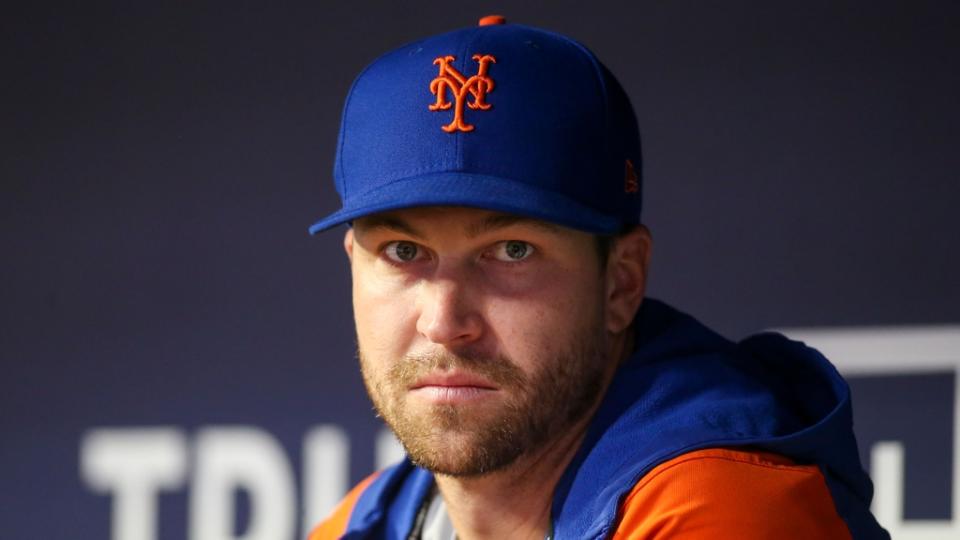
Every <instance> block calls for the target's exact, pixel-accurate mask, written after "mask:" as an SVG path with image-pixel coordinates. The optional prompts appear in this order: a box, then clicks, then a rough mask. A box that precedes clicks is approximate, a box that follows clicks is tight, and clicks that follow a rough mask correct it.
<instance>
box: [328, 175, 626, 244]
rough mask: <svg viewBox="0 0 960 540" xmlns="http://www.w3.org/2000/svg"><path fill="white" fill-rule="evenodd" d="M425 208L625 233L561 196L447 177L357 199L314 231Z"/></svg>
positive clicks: (509, 183) (411, 181) (486, 179)
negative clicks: (458, 209) (475, 210)
mask: <svg viewBox="0 0 960 540" xmlns="http://www.w3.org/2000/svg"><path fill="white" fill-rule="evenodd" d="M420 206H467V207H473V208H482V209H486V210H494V211H498V212H506V213H509V214H516V215H522V216H527V217H531V218H534V219H542V220H544V221H549V222H551V223H556V224H559V225H564V226H567V227H571V228H574V229H579V230H582V231H586V232H591V233H596V234H615V233H617V232H619V231H620V229H621V221H620V220H619V219H618V218H616V217H611V216H609V215H606V214H603V213H600V212H597V211H596V210H594V209H592V208H590V207H588V206H584V205H583V204H580V203H579V202H577V201H575V200H573V199H570V198H568V197H565V196H563V195H559V194H557V193H555V192H551V191H546V190H543V189H540V188H535V187H532V186H530V185H528V184H525V183H523V182H519V181H516V180H508V179H504V178H499V177H495V176H484V175H476V174H467V173H456V172H446V173H433V174H428V175H422V176H416V177H410V178H404V179H402V180H397V181H395V182H392V183H390V184H386V185H383V186H379V187H377V188H376V189H375V190H372V191H370V192H368V193H364V194H358V195H351V196H349V197H347V198H346V202H345V204H344V207H343V208H341V209H340V210H338V211H336V212H334V213H332V214H330V215H329V216H327V217H325V218H323V219H321V220H320V221H318V222H316V223H314V224H313V225H312V226H310V229H309V230H310V234H316V233H318V232H321V231H325V230H327V229H330V228H331V227H334V226H336V225H339V224H341V223H346V222H348V221H353V220H354V219H357V218H360V217H363V216H367V215H370V214H376V213H379V212H386V211H389V210H399V209H403V208H414V207H420Z"/></svg>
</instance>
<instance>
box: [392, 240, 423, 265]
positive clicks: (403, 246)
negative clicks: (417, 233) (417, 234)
mask: <svg viewBox="0 0 960 540" xmlns="http://www.w3.org/2000/svg"><path fill="white" fill-rule="evenodd" d="M383 252H384V253H385V254H386V255H387V258H388V259H390V260H391V261H393V262H398V263H406V262H411V261H414V260H416V259H417V258H418V257H419V255H420V246H418V245H416V244H414V243H413V242H405V241H403V240H400V241H397V242H390V243H389V244H387V247H386V248H384V250H383Z"/></svg>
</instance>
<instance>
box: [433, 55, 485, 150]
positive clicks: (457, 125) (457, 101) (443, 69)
mask: <svg viewBox="0 0 960 540" xmlns="http://www.w3.org/2000/svg"><path fill="white" fill-rule="evenodd" d="M472 58H473V60H475V61H476V62H477V63H478V64H480V65H479V67H478V68H477V74H476V75H472V76H470V78H467V77H464V76H463V74H462V73H460V72H459V71H457V69H456V68H455V67H453V66H451V65H450V62H453V61H454V60H455V58H454V57H453V56H450V55H447V56H438V57H437V58H435V59H434V60H433V64H434V65H436V66H440V68H439V69H440V72H439V73H438V74H437V76H436V78H435V79H433V80H432V81H430V93H431V94H434V95H435V96H437V100H436V101H434V102H433V104H431V105H428V106H427V109H429V110H431V111H445V110H447V109H449V108H450V107H451V105H452V106H453V107H454V109H453V121H451V122H450V123H449V124H447V125H445V126H442V127H441V129H443V130H444V131H446V132H447V133H453V132H454V131H457V130H459V131H473V127H474V126H473V125H472V124H468V123H466V122H465V121H464V119H463V106H464V104H466V105H467V107H470V108H471V109H472V110H478V109H479V110H481V111H486V110H488V109H489V108H490V107H491V105H490V104H489V103H487V102H486V101H485V99H486V97H487V94H488V93H489V92H492V91H493V88H494V82H493V79H491V78H490V77H489V76H488V75H487V70H488V69H489V66H490V64H491V63H494V64H496V63H497V59H496V58H494V57H493V55H489V54H482V55H481V54H475V55H473V57H472ZM447 89H450V93H451V94H453V98H454V102H453V103H450V102H449V101H447V92H446V91H447ZM468 93H469V94H470V95H472V96H473V101H467V94H468Z"/></svg>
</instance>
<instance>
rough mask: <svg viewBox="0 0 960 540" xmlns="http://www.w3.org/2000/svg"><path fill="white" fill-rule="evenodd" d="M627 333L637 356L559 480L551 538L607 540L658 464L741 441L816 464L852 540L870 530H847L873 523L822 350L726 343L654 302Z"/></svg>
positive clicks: (845, 414) (839, 392) (767, 342)
mask: <svg viewBox="0 0 960 540" xmlns="http://www.w3.org/2000/svg"><path fill="white" fill-rule="evenodd" d="M635 330H636V333H637V334H636V351H635V353H634V354H633V355H632V356H631V357H630V358H629V359H627V360H626V361H625V362H624V363H623V365H621V366H620V368H619V370H618V372H617V376H616V377H615V379H614V382H613V383H612V385H611V386H610V388H609V390H608V392H607V394H606V396H605V397H604V400H603V402H602V403H601V405H600V408H599V410H598V412H597V414H596V416H595V418H594V420H593V422H592V423H591V426H590V428H589V430H588V433H587V435H586V438H585V440H584V443H583V445H582V447H581V449H580V451H579V453H578V454H577V456H576V457H575V458H574V461H573V463H571V466H570V467H568V469H567V471H566V472H565V474H564V476H563V477H562V478H561V481H560V484H559V485H558V487H557V492H556V494H555V497H554V504H553V515H554V524H555V530H556V531H557V532H558V535H557V537H556V538H557V540H561V539H562V538H578V539H579V538H604V537H606V536H607V535H608V534H609V533H610V532H611V528H612V527H613V525H614V523H615V519H616V513H617V509H618V508H619V505H620V503H621V501H622V499H623V497H624V496H625V495H626V494H627V493H629V491H630V490H631V489H632V487H633V486H634V485H635V484H636V482H637V481H638V480H639V479H640V478H641V477H642V476H643V475H644V474H646V473H647V472H648V471H650V470H651V469H652V468H654V467H655V466H656V465H658V464H660V463H662V462H664V461H667V460H670V459H672V458H674V457H676V456H679V455H680V454H683V453H686V452H690V451H693V450H698V449H702V448H710V447H742V446H749V447H751V448H756V449H759V450H765V451H770V452H775V453H778V454H782V455H785V456H788V457H790V458H792V459H793V460H795V461H797V462H798V463H802V464H815V465H818V466H819V467H820V468H821V470H822V471H823V473H824V476H825V478H826V479H827V483H828V487H829V488H830V491H831V494H832V495H833V497H834V502H835V504H836V506H837V509H838V511H839V512H840V514H841V517H843V518H844V519H845V521H847V523H848V525H849V526H850V529H851V533H853V537H854V538H861V537H871V538H872V537H874V536H873V535H866V534H864V535H859V534H857V530H858V529H859V528H863V527H867V528H869V527H871V526H874V527H875V526H876V522H875V521H874V520H873V518H872V516H871V515H870V514H869V504H870V499H871V498H872V495H873V486H872V484H871V482H870V479H869V477H868V476H867V475H866V473H865V472H864V471H863V468H862V466H861V464H860V458H859V454H858V452H857V444H856V440H855V438H854V435H853V429H852V422H853V421H852V413H851V406H850V392H849V388H848V387H847V384H846V382H845V381H844V380H843V378H842V377H841V376H840V374H839V373H838V372H837V370H836V369H835V368H834V367H833V365H831V364H830V362H828V361H827V360H826V358H824V357H823V355H821V354H820V353H819V352H817V351H816V350H814V349H812V348H810V347H807V346H806V345H804V344H803V343H799V342H795V341H790V340H788V339H787V338H785V337H783V336H782V335H779V334H774V333H764V334H759V335H756V336H752V337H750V338H748V339H745V340H743V341H741V342H740V343H734V342H731V341H729V340H726V339H724V338H722V337H721V336H719V335H718V334H716V333H715V332H713V331H711V330H709V329H707V328H706V327H705V326H703V325H702V324H700V323H699V322H698V321H696V320H695V319H693V318H692V317H690V316H688V315H686V314H683V313H681V312H679V311H677V310H675V309H673V308H671V307H669V306H667V305H666V304H664V303H662V302H659V301H657V300H653V299H646V300H644V303H643V306H642V307H641V310H640V312H639V313H638V315H637V319H636V323H635ZM598 491H599V493H598ZM863 520H866V521H867V522H868V523H867V524H865V525H860V524H859V522H860V521H863ZM871 524H872V525H871ZM561 531H563V534H560V532H561Z"/></svg>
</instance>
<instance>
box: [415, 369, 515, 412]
mask: <svg viewBox="0 0 960 540" xmlns="http://www.w3.org/2000/svg"><path fill="white" fill-rule="evenodd" d="M498 390H499V388H497V387H496V386H495V385H494V384H493V383H491V382H490V381H489V380H487V379H485V378H483V377H481V376H479V375H473V374H469V373H432V374H429V375H426V376H424V377H421V378H420V379H418V380H417V381H416V382H415V383H414V384H413V385H411V386H410V388H409V391H410V394H411V395H413V396H415V397H418V398H421V399H425V400H427V401H429V402H432V403H446V404H450V403H461V402H466V401H472V400H476V399H480V398H483V397H486V396H489V395H492V394H493V393H494V392H497V391H498Z"/></svg>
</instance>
